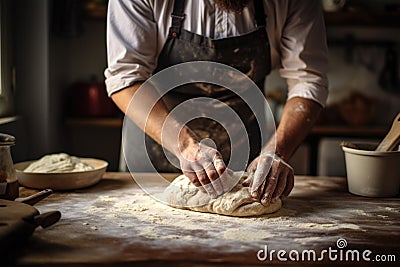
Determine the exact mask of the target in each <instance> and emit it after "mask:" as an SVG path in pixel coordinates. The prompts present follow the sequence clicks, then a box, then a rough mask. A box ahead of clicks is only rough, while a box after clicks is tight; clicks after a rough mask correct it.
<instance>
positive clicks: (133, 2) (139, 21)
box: [104, 0, 328, 106]
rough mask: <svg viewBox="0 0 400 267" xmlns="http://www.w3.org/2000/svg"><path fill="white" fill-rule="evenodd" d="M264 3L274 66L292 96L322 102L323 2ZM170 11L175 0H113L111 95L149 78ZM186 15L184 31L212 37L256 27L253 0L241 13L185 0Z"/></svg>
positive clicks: (110, 19) (324, 61)
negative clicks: (284, 80)
mask: <svg viewBox="0 0 400 267" xmlns="http://www.w3.org/2000/svg"><path fill="white" fill-rule="evenodd" d="M256 1H260V0H256ZM263 1H264V7H265V13H266V14H267V22H266V23H267V34H268V37H269V41H270V45H271V61H272V62H271V63H272V68H273V69H276V68H280V75H281V76H282V77H283V78H285V79H286V80H287V84H288V98H289V99H290V98H293V97H303V98H308V99H312V100H314V101H316V102H318V103H320V104H321V105H323V106H324V105H325V103H326V99H327V97H328V81H327V77H326V72H327V68H328V59H327V57H328V52H327V50H328V49H327V45H326V32H325V24H324V18H323V12H322V8H321V7H320V1H319V0H301V1H300V0H263ZM172 10H173V1H166V0H111V1H109V8H108V17H107V53H108V67H107V69H106V70H105V72H104V74H105V77H106V85H107V91H108V94H109V95H111V94H113V93H115V92H117V91H119V90H122V89H124V88H126V87H128V86H131V85H133V84H134V83H135V82H138V81H145V80H146V79H148V78H149V77H151V75H152V73H153V71H154V70H155V68H156V66H157V58H158V56H159V54H160V52H161V49H162V48H163V46H164V43H165V41H166V39H167V37H168V30H169V28H170V26H171V13H172ZM185 15H186V18H185V20H184V21H183V28H184V29H186V30H188V31H191V32H194V33H197V34H200V35H204V36H207V37H210V38H214V39H219V38H226V37H231V36H237V35H242V34H245V33H249V32H251V31H253V30H255V28H256V26H255V19H254V6H253V2H252V1H250V4H249V6H248V7H246V8H245V9H244V10H243V12H242V13H240V14H238V13H234V12H229V13H228V12H224V11H222V10H220V9H218V8H216V6H215V5H214V1H213V0H186V4H185ZM254 56H255V57H256V56H257V55H254Z"/></svg>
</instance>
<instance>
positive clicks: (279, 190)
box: [271, 167, 289, 203]
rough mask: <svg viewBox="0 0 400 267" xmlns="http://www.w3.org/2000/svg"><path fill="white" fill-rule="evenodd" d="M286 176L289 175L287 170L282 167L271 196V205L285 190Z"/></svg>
mask: <svg viewBox="0 0 400 267" xmlns="http://www.w3.org/2000/svg"><path fill="white" fill-rule="evenodd" d="M288 174H289V169H287V168H285V167H282V168H281V170H280V171H279V178H278V184H277V185H276V188H275V191H274V193H273V194H272V199H271V202H272V203H274V202H275V201H277V200H278V198H279V197H280V196H281V195H282V193H283V191H284V190H285V188H286V181H287V176H288Z"/></svg>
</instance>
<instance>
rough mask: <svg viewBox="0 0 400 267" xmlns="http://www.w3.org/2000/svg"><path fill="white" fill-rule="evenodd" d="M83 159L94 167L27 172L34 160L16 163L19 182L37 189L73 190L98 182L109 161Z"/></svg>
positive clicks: (82, 159)
mask: <svg viewBox="0 0 400 267" xmlns="http://www.w3.org/2000/svg"><path fill="white" fill-rule="evenodd" d="M80 160H81V161H83V162H85V163H87V164H89V165H91V166H93V167H94V169H93V170H90V171H81V172H60V173H33V172H25V171H24V170H25V168H26V167H28V165H29V164H31V163H32V162H33V161H26V162H21V163H17V164H15V165H14V168H15V171H16V173H17V179H18V183H19V184H20V185H22V186H25V187H29V188H35V189H48V188H49V189H53V190H73V189H79V188H84V187H89V186H92V185H94V184H96V183H98V182H99V181H100V180H101V178H102V176H103V174H104V172H105V171H106V169H107V166H108V163H107V162H106V161H104V160H100V159H92V158H80Z"/></svg>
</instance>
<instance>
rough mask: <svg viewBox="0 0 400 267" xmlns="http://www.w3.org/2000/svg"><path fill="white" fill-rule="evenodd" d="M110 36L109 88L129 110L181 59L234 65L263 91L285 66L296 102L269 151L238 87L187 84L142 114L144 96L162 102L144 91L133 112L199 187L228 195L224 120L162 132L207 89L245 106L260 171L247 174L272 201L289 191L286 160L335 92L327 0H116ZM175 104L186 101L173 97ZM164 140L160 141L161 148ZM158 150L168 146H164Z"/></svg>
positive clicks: (255, 190) (291, 100)
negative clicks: (148, 83)
mask: <svg viewBox="0 0 400 267" xmlns="http://www.w3.org/2000/svg"><path fill="white" fill-rule="evenodd" d="M107 36H108V38H107V40H108V63H109V65H108V68H107V69H106V71H105V76H106V84H107V90H108V93H109V95H110V96H111V98H112V99H113V100H114V102H115V103H116V104H117V105H118V106H119V108H120V109H121V110H122V111H124V112H128V107H129V102H130V100H131V99H132V97H133V96H134V95H135V93H136V92H137V91H138V89H139V88H140V86H141V85H142V83H143V82H144V81H145V80H147V79H148V78H150V77H151V75H152V74H154V73H157V72H159V71H161V70H163V69H166V68H167V67H169V66H173V65H175V64H178V63H183V62H190V61H198V60H200V61H215V62H218V63H223V64H227V65H230V66H232V67H234V68H236V69H238V70H240V71H242V72H244V73H246V74H248V76H249V77H250V78H251V79H252V80H253V81H254V82H255V83H256V84H257V85H258V86H259V87H260V88H261V89H263V82H264V78H265V76H266V75H267V74H268V73H269V72H270V70H271V69H272V68H278V67H281V69H280V73H281V76H282V77H284V78H286V80H287V83H288V100H287V103H286V105H285V107H284V110H283V114H282V117H281V120H280V123H279V126H278V127H277V130H276V134H275V136H274V141H275V142H272V141H271V142H268V143H266V144H262V145H263V147H262V149H260V144H261V143H260V141H259V140H260V133H259V131H257V130H256V129H257V125H255V124H254V123H255V122H254V116H252V114H251V113H249V111H248V109H246V107H245V105H244V104H243V103H240V101H237V100H238V99H236V98H235V97H236V96H234V95H230V94H231V92H229V90H225V91H224V90H220V88H211V89H210V90H206V89H207V88H206V89H204V88H205V87H207V86H197V87H196V86H193V87H192V88H190V89H187V88H186V89H179V88H178V89H177V90H175V91H174V92H171V94H170V95H168V96H165V97H164V98H163V101H158V102H157V104H156V105H155V106H154V108H153V109H152V110H151V113H150V115H149V117H148V120H146V121H143V112H142V111H143V110H145V109H146V104H145V103H151V101H150V100H149V99H148V98H149V97H150V98H151V99H153V100H154V99H156V93H155V92H151V90H150V89H149V93H147V94H146V96H145V95H143V96H138V94H136V96H135V98H136V102H135V105H134V106H135V112H134V113H133V114H130V118H131V119H132V120H133V121H134V122H135V123H136V124H137V125H138V126H139V127H140V128H141V129H142V130H144V131H145V132H146V134H147V137H151V139H153V140H155V141H156V142H157V143H158V144H162V146H163V147H164V148H166V149H167V150H168V151H170V152H172V154H174V155H175V156H176V157H177V158H178V159H179V162H180V167H181V169H182V171H183V173H184V174H185V175H187V176H188V177H189V179H190V180H191V181H192V182H193V183H194V184H195V185H196V186H198V187H199V188H200V189H201V190H205V191H207V193H209V194H211V195H220V194H222V193H223V192H225V191H226V190H227V188H226V185H225V184H224V183H223V182H221V179H218V178H219V177H221V175H222V174H223V173H224V171H225V169H226V165H225V163H226V161H227V160H229V152H230V150H229V149H227V150H226V149H225V148H226V147H228V146H229V145H230V144H229V136H228V138H225V137H224V136H225V134H224V132H223V129H222V130H221V131H219V130H215V132H217V133H218V134H216V135H215V138H214V137H213V136H212V132H214V129H218V127H220V125H215V124H213V122H210V121H208V122H207V121H205V120H202V121H201V122H199V123H193V125H191V124H190V123H188V124H186V125H181V124H180V122H179V120H178V119H176V120H172V123H170V124H169V127H167V129H173V128H176V127H180V129H181V130H180V132H179V135H178V136H175V137H172V136H169V137H168V134H167V135H166V136H167V137H166V138H163V132H162V131H163V130H162V129H163V127H162V126H163V123H164V122H165V121H166V118H167V117H168V115H169V112H170V110H172V108H174V107H176V105H177V104H179V103H182V102H184V101H187V100H189V99H192V98H195V97H200V96H207V97H214V98H216V99H218V100H220V101H222V102H223V103H225V104H227V105H228V106H229V107H231V108H232V109H233V110H234V111H235V112H237V113H238V115H239V116H240V119H241V120H242V121H244V123H245V125H246V130H247V133H248V139H249V140H250V147H251V149H250V155H249V156H250V159H251V160H252V162H251V164H250V165H249V167H248V171H249V172H250V173H252V174H254V175H251V176H250V178H251V179H250V180H249V181H247V182H248V183H249V184H250V190H251V194H252V196H253V197H254V198H256V199H258V200H260V201H261V203H262V204H263V205H266V206H267V205H269V204H270V203H271V201H272V202H274V201H276V200H277V199H278V198H279V197H285V196H287V195H288V194H289V193H290V191H291V190H292V188H293V184H294V174H293V169H292V168H291V167H290V166H289V165H288V164H287V163H286V161H287V160H289V158H290V157H291V156H292V154H293V153H294V151H295V150H296V148H297V147H298V145H299V144H300V143H301V142H302V140H303V139H304V138H305V136H306V135H307V133H308V131H309V130H310V129H311V127H312V125H313V123H314V122H315V120H316V118H317V116H318V114H319V111H320V110H321V108H322V107H323V106H324V104H325V101H326V98H327V94H328V92H327V79H326V70H327V46H326V37H325V27H324V21H323V14H322V9H321V7H320V1H319V0H306V1H295V0H175V1H164V0H113V1H110V2H109V13H108V35H107ZM203 89H204V90H203ZM208 89H209V88H208ZM227 99H228V100H227ZM174 101H176V102H177V103H173V104H170V102H174ZM131 105H132V103H131ZM204 132H205V134H204V135H202V134H201V133H204ZM220 136H222V137H221V138H219V137H220ZM174 138H175V139H174ZM205 138H210V139H212V141H213V142H215V143H216V147H212V146H211V145H209V144H203V143H201V140H203V139H205ZM134 140H135V138H134V137H132V142H134ZM176 140H178V142H175V141H176ZM157 143H154V144H153V145H151V146H152V147H157V146H159V145H158V144H157ZM275 144H276V147H275ZM233 145H235V144H232V146H233ZM150 150H151V149H150ZM154 151H162V150H161V149H160V147H158V148H157V149H154ZM141 156H142V157H143V155H141ZM141 156H139V155H138V156H137V157H136V158H137V160H136V162H140V157H141ZM153 158H154V161H153V162H155V165H156V168H157V169H158V170H161V171H166V170H168V167H166V165H165V162H167V161H166V160H165V158H163V159H162V160H159V159H160V158H161V157H160V154H159V153H158V154H157V153H155V156H154V157H153ZM253 159H254V160H253ZM156 161H160V162H158V163H157V162H156ZM161 161H162V162H161ZM224 161H225V163H224ZM167 164H169V163H167ZM271 164H272V165H271ZM143 170H145V169H143Z"/></svg>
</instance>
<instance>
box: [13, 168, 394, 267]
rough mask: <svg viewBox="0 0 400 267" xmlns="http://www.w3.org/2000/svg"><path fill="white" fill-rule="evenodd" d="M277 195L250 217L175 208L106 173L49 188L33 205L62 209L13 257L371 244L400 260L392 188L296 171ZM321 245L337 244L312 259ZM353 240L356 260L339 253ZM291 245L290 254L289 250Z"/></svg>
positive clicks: (91, 261) (186, 256) (223, 255)
mask: <svg viewBox="0 0 400 267" xmlns="http://www.w3.org/2000/svg"><path fill="white" fill-rule="evenodd" d="M136 175H142V176H143V175H150V174H136ZM169 178H171V177H169ZM21 193H22V194H30V193H32V192H31V191H30V190H28V189H23V190H22V191H21ZM283 203H284V204H283V208H282V209H281V210H280V211H278V212H277V213H274V214H272V215H268V216H261V217H257V218H233V217H228V216H220V215H214V214H207V213H196V212H191V211H187V210H178V209H174V208H171V207H168V206H165V205H163V204H161V203H158V202H157V201H155V200H154V199H152V198H151V197H149V196H147V195H146V194H145V193H144V192H143V191H142V190H141V189H140V188H139V187H138V186H137V185H136V184H135V183H134V182H133V180H132V178H131V176H130V174H128V173H106V174H105V175H104V179H103V180H102V181H101V182H100V183H99V184H97V185H95V186H93V187H91V188H87V189H83V190H76V191H73V192H63V193H55V194H53V195H52V196H50V197H48V198H47V199H45V200H43V201H41V202H39V203H38V204H36V205H35V207H36V208H37V209H38V210H39V211H40V212H46V211H49V210H60V211H61V213H62V219H61V220H60V221H59V222H58V223H57V224H55V225H54V226H52V227H50V228H48V229H41V228H39V229H37V230H36V231H35V233H34V234H33V236H32V237H31V239H30V241H29V242H28V244H27V245H26V247H25V248H24V253H23V255H21V257H19V258H18V260H17V265H18V266H82V265H83V266H99V265H100V266H159V265H162V266H211V265H213V266H239V265H240V266H242V265H243V266H244V265H245V266H253V265H254V266H255V265H262V266H266V265H268V264H271V261H273V262H274V263H277V264H282V265H296V266H298V265H309V264H317V265H320V264H322V265H324V264H325V265H332V264H334V265H338V264H344V265H348V264H353V265H360V266H361V265H364V264H365V263H366V262H365V261H364V260H363V259H362V253H363V252H364V251H365V250H370V251H371V254H369V255H366V256H368V258H370V259H371V260H373V259H375V258H374V257H375V256H376V255H380V254H381V256H384V257H386V259H387V260H389V258H391V257H396V260H397V261H400V254H399V248H400V245H399V241H400V224H399V219H400V202H399V199H398V198H390V199H389V198H385V199H374V198H364V197H358V196H354V195H351V194H350V193H348V192H347V188H346V180H345V179H344V178H327V177H296V185H295V188H294V190H293V192H292V194H291V195H290V197H289V198H287V199H285V200H284V201H283ZM338 240H340V241H338ZM346 243H347V244H346ZM338 246H339V247H338ZM265 248H267V250H268V254H269V255H270V253H271V251H272V250H275V252H274V254H272V257H271V258H267V259H266V260H265V261H260V260H259V259H258V257H257V254H258V256H259V257H260V258H262V257H263V256H264V252H263V251H265ZM329 248H330V249H331V250H332V249H333V250H336V251H337V252H333V251H331V253H332V254H331V255H332V257H331V258H329V257H328V254H327V252H325V254H323V255H324V256H323V259H324V260H323V261H320V260H318V258H321V253H322V252H323V250H328V251H329ZM260 250H261V251H260ZM279 250H284V251H286V254H280V256H281V257H280V258H281V259H284V258H286V259H287V261H286V262H284V261H281V260H279V258H278V257H277V252H278V251H279ZM356 250H357V251H358V253H359V254H358V255H359V257H360V261H358V262H357V261H345V259H346V257H347V259H348V260H351V259H352V257H354V258H353V259H356V253H357V252H356ZM291 251H292V252H291ZM293 251H294V252H293ZM296 251H297V252H298V255H299V261H297V262H296V261H293V260H291V258H292V259H296V257H297V256H296V255H297V254H296ZM311 251H314V252H315V253H316V254H315V255H316V260H315V261H314V260H313V254H312V252H311ZM280 253H283V252H280ZM289 253H292V254H291V258H290V257H289ZM307 253H309V254H307ZM335 253H336V254H335ZM340 253H342V260H340V258H339V257H340ZM346 253H347V256H346ZM353 253H354V256H352V254H353ZM367 254H368V253H367ZM334 255H336V256H337V257H338V259H336V260H335V261H333V259H334ZM390 255H392V256H390ZM302 256H303V257H304V259H305V260H304V261H301V257H302ZM374 264H376V262H374ZM392 264H393V265H395V263H393V262H392ZM384 265H385V266H387V265H390V264H389V263H387V262H386V263H385V264H384Z"/></svg>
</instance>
